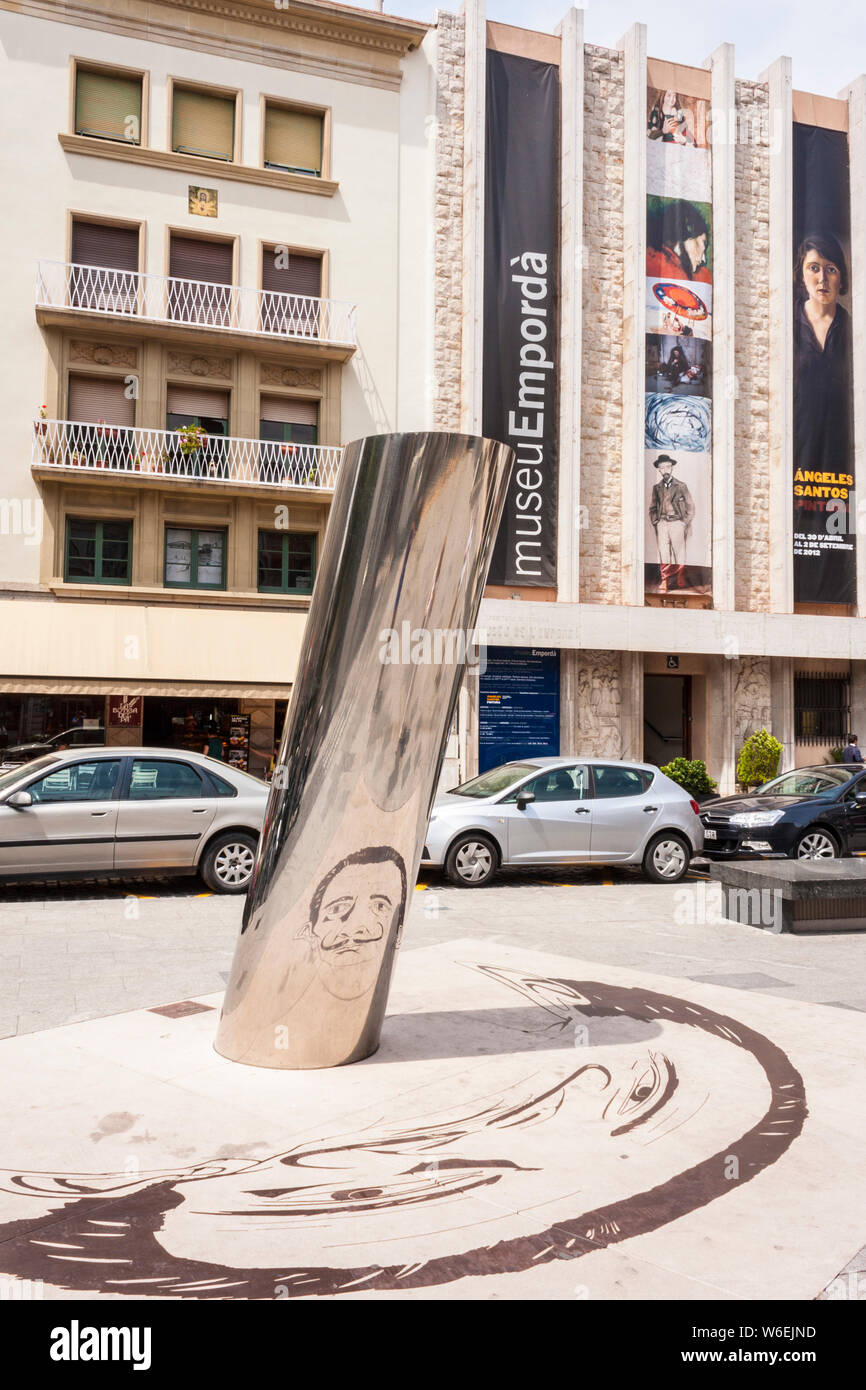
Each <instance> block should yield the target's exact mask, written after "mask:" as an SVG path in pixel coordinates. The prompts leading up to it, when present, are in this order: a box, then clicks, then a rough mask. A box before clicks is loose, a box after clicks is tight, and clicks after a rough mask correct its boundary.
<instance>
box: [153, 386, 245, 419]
mask: <svg viewBox="0 0 866 1390" xmlns="http://www.w3.org/2000/svg"><path fill="white" fill-rule="evenodd" d="M166 410H167V412H168V414H169V415H198V416H199V417H205V418H207V419H211V420H227V419H228V418H229V397H228V392H227V391H208V390H206V389H205V388H203V387H201V386H169V387H168V391H167V393H166Z"/></svg>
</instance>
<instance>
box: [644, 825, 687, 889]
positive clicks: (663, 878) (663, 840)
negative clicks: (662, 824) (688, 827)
mask: <svg viewBox="0 0 866 1390" xmlns="http://www.w3.org/2000/svg"><path fill="white" fill-rule="evenodd" d="M691 858H692V851H691V847H690V846H689V844H688V843H687V842H686V841H685V840H684V839H683V837H682V836H681V835H676V834H674V832H673V831H672V830H663V831H662V833H661V834H660V835H656V837H655V839H653V840H650V842H649V844H648V845H647V849H646V854H645V855H644V857H643V871H644V873H645V874H646V876H647V878H648V879H649V880H650V882H651V883H679V881H680V879H681V878H682V877H683V876H684V874H685V872H686V870H687V869H688V867H689V864H690V863H691Z"/></svg>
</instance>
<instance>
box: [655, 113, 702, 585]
mask: <svg viewBox="0 0 866 1390" xmlns="http://www.w3.org/2000/svg"><path fill="white" fill-rule="evenodd" d="M709 107H710V104H709V102H708V101H706V100H704V99H703V98H700V97H694V96H687V95H685V94H683V93H681V92H675V91H671V90H668V91H659V90H656V89H654V88H650V89H648V92H647V142H648V147H647V208H646V219H647V222H646V230H647V238H646V245H647V249H646V359H645V360H646V397H645V429H644V458H645V484H644V495H645V511H644V515H645V522H644V526H645V536H644V539H645V546H646V549H645V555H646V562H645V567H644V580H645V588H646V592H647V594H682V595H701V596H703V595H709V594H710V593H711V592H712V437H713V434H712V352H713V347H712V337H713V317H712V315H713V212H712V163H711V154H710V148H709V124H710V109H709Z"/></svg>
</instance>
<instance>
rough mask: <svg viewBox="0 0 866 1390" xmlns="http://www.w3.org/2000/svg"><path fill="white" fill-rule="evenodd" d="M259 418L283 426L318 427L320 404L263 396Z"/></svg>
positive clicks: (283, 397)
mask: <svg viewBox="0 0 866 1390" xmlns="http://www.w3.org/2000/svg"><path fill="white" fill-rule="evenodd" d="M259 418H260V419H261V420H275V421H277V422H278V423H279V424H281V425H318V423H319V402H318V401H298V400H293V399H292V397H291V396H262V402H261V407H260V410H259Z"/></svg>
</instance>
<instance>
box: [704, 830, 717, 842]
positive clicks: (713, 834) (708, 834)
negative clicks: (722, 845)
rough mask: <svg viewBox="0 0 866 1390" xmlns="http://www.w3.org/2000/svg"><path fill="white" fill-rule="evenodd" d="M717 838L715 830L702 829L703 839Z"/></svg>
mask: <svg viewBox="0 0 866 1390" xmlns="http://www.w3.org/2000/svg"><path fill="white" fill-rule="evenodd" d="M718 838H719V837H718V835H717V834H716V832H715V830H705V831H704V839H705V840H717V839H718Z"/></svg>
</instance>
